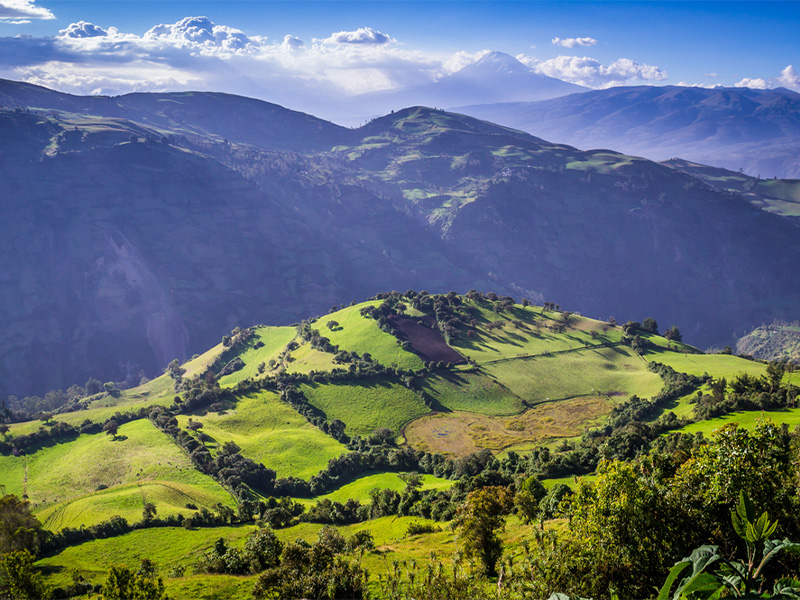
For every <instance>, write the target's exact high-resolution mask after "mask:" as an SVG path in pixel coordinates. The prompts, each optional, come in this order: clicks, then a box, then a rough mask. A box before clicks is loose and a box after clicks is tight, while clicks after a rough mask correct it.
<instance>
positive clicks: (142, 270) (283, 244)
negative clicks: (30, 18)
mask: <svg viewBox="0 0 800 600" xmlns="http://www.w3.org/2000/svg"><path fill="white" fill-rule="evenodd" d="M0 104H1V105H2V107H3V108H2V109H0V156H2V160H0V177H2V180H3V182H4V191H3V207H4V211H5V219H4V220H3V223H2V225H0V254H2V256H3V257H4V261H3V265H2V267H1V268H0V281H2V286H0V288H1V289H2V292H3V293H2V294H1V295H0V306H2V309H0V349H1V350H0V382H1V385H2V390H0V393H6V394H9V393H12V394H17V395H24V394H30V393H34V392H37V393H41V392H43V391H45V390H48V389H53V388H56V387H65V386H68V385H69V384H71V383H75V382H83V381H85V380H86V378H87V377H89V376H95V377H100V378H102V379H104V380H110V379H114V380H118V381H119V380H121V379H128V380H129V381H130V380H133V381H138V378H139V377H140V375H142V374H144V375H147V376H152V375H153V374H155V373H158V372H160V371H161V370H162V369H163V368H164V366H165V365H166V364H167V363H168V362H169V361H170V360H171V359H173V358H179V359H184V358H186V357H187V356H190V355H191V354H193V353H195V352H198V351H199V350H201V349H203V348H207V347H209V346H210V345H212V344H214V343H216V342H218V340H219V339H220V336H221V335H222V334H223V333H225V332H227V331H230V330H231V329H232V328H233V327H236V326H249V325H252V324H255V323H263V322H271V323H278V324H282V323H292V322H296V321H298V320H300V319H302V318H305V317H307V316H310V315H314V314H321V313H323V312H325V311H327V310H329V308H330V307H331V306H332V305H337V304H340V303H348V302H350V301H353V300H360V299H362V298H364V297H368V296H370V295H371V294H374V293H375V292H376V291H380V290H389V289H407V288H412V289H433V290H447V289H454V290H458V291H466V290H468V289H470V288H475V289H481V290H488V289H491V290H494V291H496V292H498V293H505V294H509V295H514V296H515V297H516V298H517V299H519V298H520V297H526V298H529V299H531V300H535V301H538V302H542V301H550V302H555V303H558V304H560V305H561V306H562V307H564V309H569V310H573V311H579V312H582V313H584V314H587V315H589V316H597V317H602V318H607V317H608V316H609V315H610V314H611V311H614V312H616V313H617V314H616V315H615V316H616V317H617V318H618V319H619V320H620V321H623V320H627V319H639V320H640V319H642V318H644V317H646V316H653V317H655V318H656V319H658V321H659V323H661V324H662V325H663V326H665V327H667V326H669V325H671V324H673V323H676V324H678V325H679V326H680V327H681V329H682V331H683V332H684V338H685V339H686V340H687V341H688V342H690V343H693V344H695V345H700V346H709V345H713V344H720V345H721V344H725V343H730V342H731V341H732V340H733V338H734V337H735V334H737V333H738V334H742V333H745V332H746V331H749V330H750V329H751V328H752V327H754V326H755V325H758V324H760V323H761V322H769V321H772V320H773V319H776V318H780V319H787V320H791V319H794V318H796V311H797V305H796V298H797V297H798V293H799V292H800V277H798V275H800V273H799V271H800V245H798V244H797V239H798V233H800V229H798V221H797V219H796V217H794V216H793V215H794V214H795V213H794V212H793V211H794V209H795V208H796V205H797V203H796V202H794V201H792V200H791V197H790V198H789V199H784V200H783V203H781V202H777V203H776V202H775V198H776V197H775V196H774V195H770V194H768V193H767V190H764V189H760V188H758V187H757V186H755V187H754V186H752V185H751V186H750V188H751V189H750V191H748V192H747V193H744V192H742V191H738V190H737V189H735V188H736V185H739V184H736V185H733V184H732V185H731V186H725V185H722V183H724V181H723V182H722V183H721V182H720V180H719V179H718V178H716V179H715V178H713V177H705V179H704V178H703V177H700V176H699V175H698V173H693V172H692V170H691V169H690V168H689V167H690V165H688V164H685V165H683V167H684V168H678V167H679V166H680V165H668V164H658V163H655V162H651V161H648V160H644V159H640V158H635V157H631V156H627V155H624V154H620V153H616V152H612V151H590V152H584V151H580V150H577V149H576V148H573V147H570V146H567V145H563V144H555V143H550V142H547V141H544V140H543V139H540V138H537V137H534V136H532V135H529V134H526V133H523V132H521V131H518V130H514V129H509V128H507V127H503V126H499V125H495V124H492V123H488V122H486V121H481V120H478V119H475V118H472V117H468V116H465V115H461V114H455V113H448V112H444V111H442V110H435V109H430V108H423V107H413V108H407V109H403V110H398V111H395V112H394V113H393V114H388V115H386V116H383V117H381V118H378V119H375V120H373V121H371V122H370V123H368V124H367V125H365V126H363V127H361V128H358V129H347V128H343V127H339V126H337V125H334V124H332V123H329V122H326V121H323V120H320V119H316V118H314V117H311V116H309V115H305V114H302V113H298V112H294V111H291V110H288V109H285V108H282V107H280V106H277V105H273V104H268V103H264V102H260V101H255V100H251V99H247V98H239V97H236V96H229V95H225V94H214V93H175V94H131V95H126V96H120V97H117V98H97V97H86V98H83V97H76V96H69V95H65V94H59V93H57V92H53V91H50V90H46V89H44V88H38V87H36V86H30V85H27V84H20V83H16V82H8V81H3V82H0ZM742 185H744V184H742ZM786 185H787V186H788V188H787V189H790V190H791V189H794V188H793V187H792V183H791V182H789V183H787V184H786ZM778 195H780V194H778ZM785 195H787V194H784V196H785ZM788 195H789V196H791V194H788Z"/></svg>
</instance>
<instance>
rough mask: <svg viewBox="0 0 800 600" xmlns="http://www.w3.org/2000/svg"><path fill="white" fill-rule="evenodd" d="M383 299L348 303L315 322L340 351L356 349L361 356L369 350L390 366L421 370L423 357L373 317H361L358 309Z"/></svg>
mask: <svg viewBox="0 0 800 600" xmlns="http://www.w3.org/2000/svg"><path fill="white" fill-rule="evenodd" d="M379 304H380V302H364V303H361V304H358V305H357V306H349V307H347V308H344V309H342V310H338V311H336V312H333V313H331V314H329V315H326V316H325V317H323V318H322V319H320V320H319V321H317V322H316V323H315V324H314V325H315V328H316V329H317V330H318V331H319V332H320V334H322V335H323V336H325V337H326V338H328V339H329V340H330V341H331V343H332V344H334V345H336V346H339V349H340V350H345V351H347V352H357V353H358V354H360V355H364V354H365V353H369V354H370V355H372V358H373V359H375V360H376V361H378V362H379V363H381V364H383V365H387V366H393V365H395V366H398V367H401V368H403V369H419V368H421V367H422V359H421V358H420V357H419V356H417V355H416V354H414V353H413V352H409V351H407V350H404V349H403V348H401V347H400V344H398V343H397V338H395V337H394V336H392V335H390V334H388V333H386V332H385V331H381V329H380V328H379V327H378V323H377V322H376V321H375V320H374V319H371V318H367V317H362V316H361V314H360V313H359V310H361V308H363V307H365V306H369V305H372V306H377V305H379ZM328 321H335V322H336V323H338V325H337V326H335V327H333V329H330V328H328V327H327V323H328Z"/></svg>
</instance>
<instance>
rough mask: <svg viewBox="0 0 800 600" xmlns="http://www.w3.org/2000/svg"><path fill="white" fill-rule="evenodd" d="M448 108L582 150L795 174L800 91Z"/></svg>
mask: <svg viewBox="0 0 800 600" xmlns="http://www.w3.org/2000/svg"><path fill="white" fill-rule="evenodd" d="M448 106H455V105H448ZM454 110H459V111H461V112H466V113H467V114H470V115H473V116H476V117H478V118H481V119H488V120H490V121H493V122H496V123H502V124H504V125H507V126H509V127H515V128H517V129H521V130H523V131H527V132H529V133H532V134H533V135H537V136H541V137H543V138H545V139H548V140H552V141H554V142H560V143H564V144H571V145H574V146H576V147H579V148H583V149H590V148H614V149H615V150H618V151H621V152H625V153H628V154H634V155H637V156H645V157H647V158H649V159H651V160H666V159H669V158H676V157H679V158H683V159H688V160H691V161H694V162H698V163H703V164H707V165H712V166H717V167H723V168H726V169H730V170H734V171H737V170H739V169H741V170H743V171H744V172H745V173H748V174H750V175H756V176H759V177H764V178H771V177H783V178H800V94H798V93H797V92H793V91H791V90H788V89H785V88H777V89H768V90H757V89H749V88H713V89H705V88H697V87H679V86H663V87H653V86H637V87H619V88H610V89H606V90H592V91H588V92H584V93H580V94H570V95H567V96H563V97H560V98H554V99H549V100H541V101H536V102H519V101H516V102H507V103H491V104H490V103H480V102H470V103H469V106H465V105H463V104H462V105H460V107H459V108H457V109H454Z"/></svg>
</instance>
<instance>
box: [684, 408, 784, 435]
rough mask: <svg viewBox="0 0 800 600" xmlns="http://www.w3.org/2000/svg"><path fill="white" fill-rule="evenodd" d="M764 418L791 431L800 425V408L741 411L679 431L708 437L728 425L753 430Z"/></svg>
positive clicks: (694, 424) (693, 424) (688, 426)
mask: <svg viewBox="0 0 800 600" xmlns="http://www.w3.org/2000/svg"><path fill="white" fill-rule="evenodd" d="M764 417H768V418H770V419H772V420H773V421H774V422H775V423H777V424H778V425H783V424H784V423H786V424H787V425H789V428H790V429H793V428H795V427H796V426H798V425H800V408H785V409H781V410H770V411H761V410H747V411H740V412H736V413H731V414H729V415H724V416H722V417H716V418H714V419H709V420H707V421H700V422H699V423H692V424H691V425H687V426H686V427H684V428H683V429H679V430H678V431H680V432H681V433H690V434H695V433H698V432H702V433H703V434H704V435H706V436H708V435H710V434H711V433H712V432H714V431H716V430H717V429H719V428H720V427H723V426H724V425H727V424H728V423H738V424H739V425H740V426H742V427H747V428H751V427H753V426H754V425H755V423H756V420H758V419H760V418H764Z"/></svg>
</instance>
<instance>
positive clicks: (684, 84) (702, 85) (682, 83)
mask: <svg viewBox="0 0 800 600" xmlns="http://www.w3.org/2000/svg"><path fill="white" fill-rule="evenodd" d="M675 85H677V86H678V87H696V88H705V89H707V90H713V89H714V88H718V87H723V86H722V85H720V84H719V83H690V82H688V81H679V82H678V83H676V84H675Z"/></svg>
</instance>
